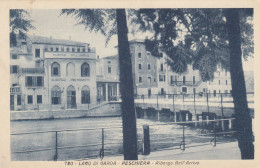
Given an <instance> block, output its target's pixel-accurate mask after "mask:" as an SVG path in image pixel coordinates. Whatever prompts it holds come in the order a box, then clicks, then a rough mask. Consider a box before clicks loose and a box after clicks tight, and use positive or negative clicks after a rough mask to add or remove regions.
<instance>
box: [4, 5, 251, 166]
mask: <svg viewBox="0 0 260 168" xmlns="http://www.w3.org/2000/svg"><path fill="white" fill-rule="evenodd" d="M8 20H9V32H8V33H9V43H10V44H9V46H10V47H9V53H10V56H9V59H10V65H8V66H10V85H9V87H10V96H9V97H10V113H9V115H10V159H11V161H71V160H74V161H79V162H77V164H78V165H80V164H85V165H87V164H88V161H91V160H99V161H104V162H102V163H104V164H110V165H116V162H113V161H118V160H121V161H123V160H125V161H127V160H132V161H131V162H130V161H128V162H123V163H124V164H125V165H136V166H137V165H142V164H144V165H149V164H150V162H149V161H150V160H155V161H156V162H154V164H155V165H164V166H165V165H167V166H170V165H171V164H174V165H176V162H167V161H170V160H186V162H185V164H186V165H196V164H198V163H199V162H198V161H199V160H254V159H255V148H254V146H255V132H254V131H253V130H254V129H253V128H254V112H255V110H254V97H255V94H254V9H253V8H66V9H62V8H61V9H58V8H57V9H51V8H50V9H47V8H45V9H26V8H24V9H23V8H13V9H9V19H8ZM138 160H139V161H138ZM159 160H160V161H159ZM80 161H86V162H80ZM69 163H70V162H66V164H69ZM72 163H73V162H72ZM74 164H75V163H74ZM92 164H93V163H92ZM178 164H180V165H181V164H182V162H181V161H180V163H178V162H177V165H178Z"/></svg>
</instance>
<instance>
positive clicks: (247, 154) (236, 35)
mask: <svg viewBox="0 0 260 168" xmlns="http://www.w3.org/2000/svg"><path fill="white" fill-rule="evenodd" d="M225 15H226V20H227V31H228V38H229V51H230V75H231V83H232V96H233V100H234V108H235V118H236V119H235V123H234V124H235V125H234V128H235V131H236V138H237V140H238V145H239V148H240V151H241V158H242V159H254V145H253V133H252V119H251V117H250V112H249V109H248V104H247V96H246V87H245V79H244V72H243V67H242V53H241V34H240V25H239V21H240V20H239V9H227V10H226V13H225Z"/></svg>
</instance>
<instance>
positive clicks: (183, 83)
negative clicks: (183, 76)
mask: <svg viewBox="0 0 260 168" xmlns="http://www.w3.org/2000/svg"><path fill="white" fill-rule="evenodd" d="M199 83H200V82H199V81H171V83H170V84H171V85H172V86H197V85H199Z"/></svg>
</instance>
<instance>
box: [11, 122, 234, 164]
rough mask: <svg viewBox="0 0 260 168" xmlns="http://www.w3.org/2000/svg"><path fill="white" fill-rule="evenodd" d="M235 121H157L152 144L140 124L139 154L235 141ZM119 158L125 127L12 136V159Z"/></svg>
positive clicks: (151, 125)
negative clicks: (117, 156)
mask: <svg viewBox="0 0 260 168" xmlns="http://www.w3.org/2000/svg"><path fill="white" fill-rule="evenodd" d="M233 120H234V118H229V119H216V120H205V121H203V120H202V121H185V122H168V123H158V122H156V123H154V124H150V125H148V127H150V131H148V137H149V141H148V142H147V132H146V133H145V130H144V128H145V127H143V125H145V124H143V123H139V124H138V126H137V147H138V153H139V154H147V149H145V147H146V146H147V145H146V144H147V143H149V146H150V149H149V151H150V152H154V151H158V150H175V149H178V150H185V149H186V148H189V147H196V146H204V145H212V146H216V145H217V144H220V143H227V142H233V141H235V139H234V133H235V131H234V130H233V127H232V125H233V124H232V122H233ZM146 128H147V127H146ZM194 128H196V129H194ZM145 150H146V152H145ZM150 152H148V153H150ZM116 155H123V135H122V127H121V126H112V127H109V128H81V129H71V130H70V129H67V130H49V131H35V132H20V133H11V156H12V160H54V161H56V160H71V159H103V158H104V157H106V156H116Z"/></svg>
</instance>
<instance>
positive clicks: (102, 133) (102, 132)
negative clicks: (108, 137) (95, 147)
mask: <svg viewBox="0 0 260 168" xmlns="http://www.w3.org/2000/svg"><path fill="white" fill-rule="evenodd" d="M101 136H102V138H101V143H102V147H101V150H100V152H99V157H100V159H101V160H102V159H103V158H104V156H105V151H104V150H105V143H104V141H105V138H104V128H102V131H101Z"/></svg>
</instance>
